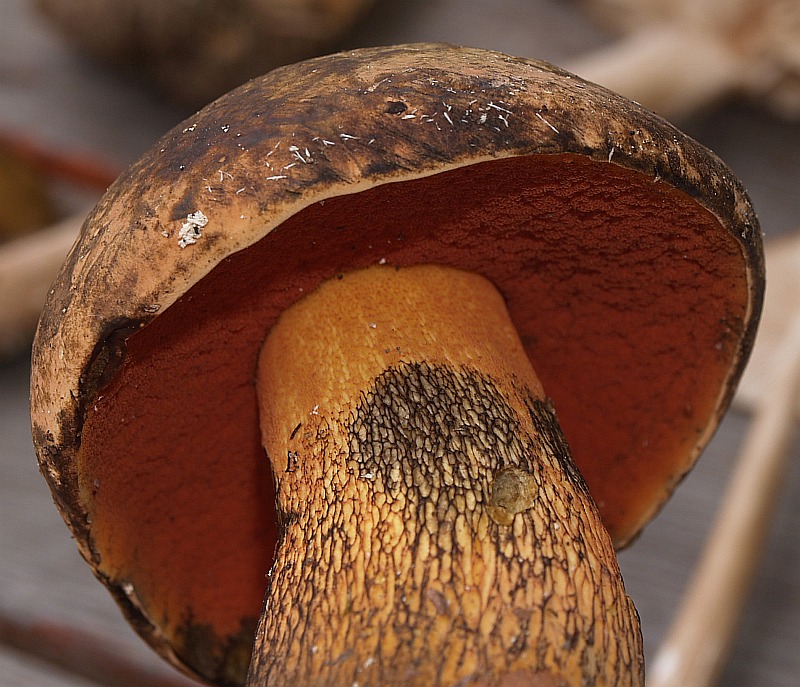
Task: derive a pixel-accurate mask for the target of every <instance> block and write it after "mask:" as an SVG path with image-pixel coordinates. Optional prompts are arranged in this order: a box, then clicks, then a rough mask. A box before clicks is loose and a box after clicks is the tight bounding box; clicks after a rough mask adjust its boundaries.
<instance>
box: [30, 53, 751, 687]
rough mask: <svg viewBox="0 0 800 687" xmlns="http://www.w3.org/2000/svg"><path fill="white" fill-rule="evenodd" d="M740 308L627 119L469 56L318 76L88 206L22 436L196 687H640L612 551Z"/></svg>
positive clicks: (707, 423) (561, 83)
mask: <svg viewBox="0 0 800 687" xmlns="http://www.w3.org/2000/svg"><path fill="white" fill-rule="evenodd" d="M762 294H763V254H762V247H761V237H760V230H759V228H758V224H757V221H756V219H755V216H754V214H753V212H752V208H751V206H750V203H749V200H748V198H747V196H746V194H745V192H744V191H743V189H742V188H741V186H740V184H739V182H738V181H737V180H736V178H735V177H734V175H733V174H732V173H731V172H730V171H729V170H728V169H727V168H726V167H725V166H724V164H723V163H722V162H721V161H720V160H719V159H718V158H717V157H715V156H714V155H713V154H712V153H710V152H709V151H708V150H707V149H705V148H704V147H702V146H701V145H699V144H698V143H696V142H694V141H693V140H691V139H690V138H688V137H687V136H685V135H684V134H682V133H680V132H679V131H678V130H676V129H675V128H673V127H672V126H671V125H669V124H667V123H666V122H664V121H663V120H662V119H660V118H658V117H657V116H655V115H653V114H652V113H650V112H648V111H646V110H644V109H642V108H640V107H639V106H637V105H636V104H634V103H631V102H629V101H627V100H625V99H624V98H622V97H620V96H617V95H615V94H613V93H611V92H609V91H607V90H605V89H603V88H601V87H599V86H596V85H594V84H591V83H588V82H585V81H583V80H581V79H579V78H577V77H575V76H573V75H571V74H568V73H566V72H564V71H561V70H559V69H557V68H555V67H552V66H550V65H547V64H544V63H541V62H535V61H531V60H525V59H518V58H513V57H509V56H506V55H503V54H499V53H494V52H489V51H483V50H476V49H469V48H457V47H452V46H441V45H412V46H397V47H391V48H376V49H364V50H358V51H352V52H346V53H340V54H337V55H333V56H329V57H325V58H319V59H315V60H310V61H307V62H304V63H300V64H296V65H292V66H288V67H283V68H279V69H277V70H275V71H273V72H271V73H270V74H268V75H266V76H264V77H263V78H261V79H257V80H254V81H252V82H250V83H248V84H246V85H244V86H242V87H241V88H239V89H237V90H235V91H233V92H231V93H230V94H229V95H227V96H225V97H223V98H221V99H219V100H218V101H216V102H214V103H212V104H211V105H209V106H208V107H206V108H205V109H203V110H202V111H200V112H199V113H198V114H197V115H195V116H194V117H192V118H191V119H189V120H187V121H186V122H185V123H184V124H183V125H181V126H179V127H177V128H176V129H174V130H173V131H172V132H170V133H168V134H167V135H166V136H165V137H164V138H163V139H162V140H161V141H160V142H158V143H157V144H156V145H155V146H154V147H153V148H152V149H151V150H150V152H149V153H147V154H146V155H145V156H144V157H143V158H142V159H141V160H140V161H139V162H138V163H136V164H135V165H133V166H132V167H131V168H130V169H129V170H128V171H127V172H125V173H124V174H123V175H122V176H121V177H120V179H119V180H118V181H117V182H115V184H114V185H113V186H112V187H111V188H110V189H109V191H108V193H107V194H106V195H105V196H104V198H103V199H102V200H101V202H100V203H99V204H98V206H97V208H96V209H95V210H94V211H93V213H92V214H91V215H90V216H89V218H88V219H87V221H86V223H85V225H84V226H83V229H82V233H81V236H80V238H79V240H78V242H77V243H76V245H75V246H74V248H73V249H72V251H71V253H70V255H69V258H68V260H67V263H66V265H65V267H64V269H63V270H62V272H61V274H60V276H59V277H58V279H57V280H56V282H55V284H54V286H53V289H52V292H51V295H50V297H49V299H48V302H47V304H46V306H45V309H44V312H43V315H42V319H41V322H40V325H39V330H38V332H37V337H36V341H35V343H34V352H33V361H34V362H33V372H32V382H31V394H32V400H31V404H32V424H33V437H34V443H35V445H36V449H37V454H38V458H39V460H40V464H41V469H42V471H43V474H44V476H45V478H46V479H47V480H48V482H49V484H50V486H51V488H52V490H53V494H54V497H55V501H56V504H57V505H58V507H59V508H60V510H61V512H62V514H63V516H64V518H65V519H66V521H67V523H68V525H69V526H70V528H71V529H72V532H73V533H74V536H75V538H76V541H77V543H78V546H79V548H80V550H81V552H82V554H83V556H84V557H85V558H86V560H87V561H88V562H89V563H90V565H91V566H92V568H93V570H94V572H95V574H96V575H97V576H98V577H99V579H100V580H101V581H103V582H104V583H105V584H106V585H107V586H108V588H109V590H110V591H111V593H112V594H113V596H114V597H115V599H116V600H117V601H118V602H119V604H120V606H121V607H122V609H123V611H124V613H125V614H126V616H127V617H128V619H129V620H130V621H131V622H132V624H133V625H134V627H135V628H136V629H137V630H138V631H139V632H140V633H141V635H142V636H143V637H144V638H145V639H146V640H147V641H148V642H150V644H151V645H152V646H153V647H154V648H155V649H156V650H157V651H159V652H160V653H161V654H162V655H163V656H165V657H166V658H167V659H169V660H170V661H172V662H173V663H175V664H176V665H178V666H179V667H181V668H182V669H183V670H184V671H186V672H188V673H189V674H192V675H195V676H198V677H200V678H202V679H204V680H206V681H209V682H212V683H216V684H222V685H238V684H242V683H244V682H245V679H246V675H247V673H248V665H249V664H250V663H251V649H253V646H254V642H255V648H254V650H253V659H252V668H251V669H250V677H249V683H248V684H251V685H254V684H264V683H266V682H268V683H269V684H270V685H283V684H295V685H306V684H328V685H348V686H349V685H352V684H354V683H358V684H385V685H393V684H403V685H456V684H476V685H487V686H488V685H504V686H506V687H510V686H511V685H515V684H523V683H524V684H542V685H556V684H562V683H567V684H578V683H580V684H597V685H603V684H609V685H610V684H613V685H641V684H642V681H643V675H642V672H643V660H642V645H641V637H640V630H639V624H638V618H637V615H636V612H635V609H634V607H633V605H632V603H631V601H630V600H629V599H628V597H627V595H626V593H625V589H624V585H623V582H622V579H621V576H620V573H619V568H618V564H617V561H616V556H615V551H614V546H616V547H620V546H623V545H625V544H627V543H629V542H630V541H631V540H632V539H633V538H634V537H635V536H636V534H637V532H638V531H639V530H640V529H641V528H642V527H643V526H644V524H645V523H646V522H647V521H648V520H649V519H650V518H651V517H653V515H654V514H655V513H656V512H657V511H658V509H659V507H660V506H661V505H662V504H663V503H664V502H665V500H666V499H667V498H668V496H669V494H670V492H671V491H672V489H673V488H674V486H675V485H676V484H677V483H678V482H679V481H680V480H681V478H682V477H683V476H684V475H685V474H686V472H687V471H688V470H689V469H690V467H691V466H692V464H693V463H694V461H695V459H696V458H697V456H698V454H699V453H700V451H701V449H702V447H703V446H704V444H705V443H706V442H707V441H708V440H709V439H710V437H711V435H712V434H713V431H714V429H715V427H716V425H717V423H718V421H719V419H720V417H721V415H722V413H723V412H724V410H725V409H726V407H727V405H728V403H729V401H730V399H731V396H732V395H733V391H734V388H735V385H736V382H737V380H738V378H739V376H740V374H741V371H742V369H743V367H744V365H745V362H746V359H747V356H748V353H749V350H750V347H751V345H752V341H753V337H754V334H755V327H756V323H757V320H758V316H759V312H760V307H761V299H762ZM556 413H557V415H558V420H556ZM559 426H560V428H559ZM562 429H563V433H562ZM573 457H574V459H573ZM265 598H266V601H264V599H265ZM262 602H263V613H262V612H261V611H262Z"/></svg>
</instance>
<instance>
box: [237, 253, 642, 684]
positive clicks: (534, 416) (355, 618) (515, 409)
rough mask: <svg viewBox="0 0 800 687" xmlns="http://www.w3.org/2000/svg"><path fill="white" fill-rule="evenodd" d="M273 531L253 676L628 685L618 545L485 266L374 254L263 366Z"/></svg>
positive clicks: (275, 342)
mask: <svg viewBox="0 0 800 687" xmlns="http://www.w3.org/2000/svg"><path fill="white" fill-rule="evenodd" d="M258 393H259V411H260V416H261V433H262V442H263V444H264V447H265V449H266V452H267V454H268V455H269V458H270V461H271V463H272V468H273V472H274V475H275V480H276V493H277V508H278V513H279V519H280V522H281V526H282V538H281V540H280V542H279V544H278V547H277V551H276V558H275V562H274V565H273V568H272V570H271V572H270V579H269V589H268V591H267V599H266V604H265V610H264V613H263V615H262V618H261V621H260V624H259V628H258V632H257V636H256V646H255V652H254V658H253V663H252V666H251V671H250V676H249V681H248V684H249V685H264V684H269V685H271V686H272V687H275V686H280V685H292V687H301V686H302V685H322V684H324V685H332V686H335V685H343V686H344V685H346V686H347V687H349V686H350V685H353V684H381V685H406V686H414V685H426V686H431V685H455V684H470V685H475V686H478V685H482V686H485V687H489V686H490V685H505V686H507V687H510V686H511V685H517V684H526V685H528V684H531V685H547V686H553V685H557V684H593V685H641V684H643V672H642V671H643V668H642V666H643V658H642V644H641V635H640V629H639V622H638V616H637V613H636V610H635V609H634V607H633V604H632V602H631V601H630V599H629V598H628V597H627V595H626V594H625V589H624V585H623V582H622V578H621V576H620V573H619V568H618V565H617V559H616V555H615V552H614V549H613V546H612V543H611V539H610V537H609V535H608V533H607V532H606V530H605V529H604V527H603V525H602V523H601V520H600V516H599V514H598V511H597V509H596V507H595V505H594V502H593V501H592V499H591V497H590V496H589V493H588V491H587V489H586V486H585V484H584V482H583V480H582V478H581V476H580V475H579V473H578V472H577V470H576V468H575V466H574V464H573V462H572V459H571V457H570V453H569V449H568V447H567V445H566V443H565V441H564V439H563V437H562V435H561V431H560V429H559V427H558V424H557V422H556V418H555V414H554V412H553V410H552V408H551V406H550V404H549V402H548V401H547V400H546V399H545V398H544V395H543V391H542V388H541V385H540V383H539V381H538V378H537V377H536V374H535V372H534V370H533V368H532V367H531V364H530V362H529V360H528V358H527V355H526V354H525V351H524V349H523V347H522V343H521V342H520V340H519V337H518V335H517V333H516V331H515V329H514V326H513V324H512V323H511V321H510V318H509V316H508V313H507V311H506V308H505V305H504V303H503V299H502V296H501V295H500V294H499V292H498V291H497V290H496V289H495V287H494V286H493V285H492V284H491V283H490V282H488V281H487V280H486V279H484V278H483V277H480V276H478V275H474V274H469V273H466V272H461V271H458V270H455V269H451V268H445V267H438V266H417V267H411V268H402V269H395V268H392V267H381V266H375V267H371V268H368V269H366V270H361V271H358V272H353V273H349V274H346V275H343V276H340V277H339V278H338V279H332V280H330V281H328V282H326V283H324V284H323V285H322V286H321V287H319V288H318V289H317V290H316V291H315V292H313V293H312V294H309V295H307V296H305V297H304V298H303V299H301V300H300V301H298V302H297V303H295V305H293V306H292V307H291V308H289V309H288V310H287V311H285V312H284V313H283V315H282V316H281V318H280V319H279V321H278V323H277V324H276V325H275V327H274V328H273V330H272V331H271V333H270V334H269V336H268V338H267V340H266V342H265V344H264V347H263V350H262V353H261V358H260V361H259V371H258Z"/></svg>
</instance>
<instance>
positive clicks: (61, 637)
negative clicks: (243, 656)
mask: <svg viewBox="0 0 800 687" xmlns="http://www.w3.org/2000/svg"><path fill="white" fill-rule="evenodd" d="M0 644H2V645H5V646H8V647H11V648H13V649H16V650H17V651H20V652H22V653H24V654H26V655H28V656H30V657H33V658H35V659H38V660H41V661H45V662H47V663H49V664H51V665H54V666H56V667H58V668H60V669H62V670H65V671H67V672H68V673H71V674H72V675H75V676H78V677H81V678H84V679H87V680H90V681H92V682H94V683H96V684H98V685H108V686H113V687H191V685H196V684H197V683H196V682H193V681H190V680H189V679H188V678H184V677H182V676H179V675H175V676H174V677H173V676H170V675H168V674H167V672H166V670H165V671H164V672H161V671H158V670H156V669H150V668H144V667H142V666H141V665H139V664H138V663H136V662H135V661H134V660H132V659H131V658H129V657H128V656H126V655H125V650H124V649H123V648H122V647H120V646H118V645H117V644H116V643H114V642H111V641H109V640H108V639H106V638H105V637H101V636H99V635H95V634H90V633H88V632H85V631H83V630H80V629H78V628H75V627H69V626H64V625H58V624H54V623H51V622H47V621H31V620H24V619H21V618H17V617H15V616H14V615H13V614H11V613H9V612H3V611H0Z"/></svg>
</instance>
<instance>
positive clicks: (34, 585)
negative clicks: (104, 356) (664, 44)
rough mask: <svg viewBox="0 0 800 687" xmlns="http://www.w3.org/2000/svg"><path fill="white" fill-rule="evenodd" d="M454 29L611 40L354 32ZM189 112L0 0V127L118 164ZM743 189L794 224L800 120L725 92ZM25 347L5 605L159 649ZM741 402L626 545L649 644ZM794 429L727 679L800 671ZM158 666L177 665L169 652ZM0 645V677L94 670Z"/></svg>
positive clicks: (734, 686) (724, 132) (574, 11)
mask: <svg viewBox="0 0 800 687" xmlns="http://www.w3.org/2000/svg"><path fill="white" fill-rule="evenodd" d="M413 40H446V41H450V42H456V43H466V44H472V45H476V46H480V47H490V48H496V49H500V50H503V51H506V52H510V53H516V54H520V55H526V56H531V57H538V58H543V59H546V60H550V61H553V62H556V63H566V62H568V61H569V60H571V59H572V58H573V57H575V56H577V55H579V54H581V53H583V52H585V51H588V50H590V49H592V48H594V47H597V46H599V45H602V44H603V43H604V42H606V41H608V40H610V39H609V37H608V36H606V35H604V34H603V33H602V32H600V31H599V30H598V29H596V28H595V27H594V26H593V25H592V24H591V23H590V22H589V21H588V20H587V19H586V18H585V17H584V16H583V15H582V14H581V13H580V12H579V10H578V8H577V7H576V6H575V5H573V4H571V3H564V2H557V1H556V0H549V1H545V0H536V1H534V0H460V2H456V1H455V0H429V1H428V2H423V1H422V0H385V1H384V2H382V3H380V2H379V4H378V8H377V9H376V10H375V11H374V12H373V13H372V15H370V16H369V17H368V18H367V21H366V22H365V23H364V24H363V25H362V26H361V27H360V28H359V29H358V31H357V33H356V35H354V36H353V37H351V39H350V43H351V45H353V46H355V45H368V44H382V43H394V42H403V41H413ZM188 114H190V113H188V112H183V111H182V110H181V109H180V108H178V107H176V106H173V105H169V104H166V103H164V102H162V100H161V99H160V98H158V97H156V96H154V95H153V94H152V93H151V92H149V91H147V90H146V89H145V88H143V87H142V86H141V85H136V84H131V83H130V82H126V81H124V80H121V79H119V78H117V77H115V76H114V75H111V74H109V73H107V72H105V71H103V70H102V69H101V68H99V67H97V66H95V65H92V64H90V63H89V62H87V61H85V60H82V59H80V58H76V57H75V56H73V55H72V54H70V53H69V51H68V50H67V49H66V48H64V47H63V46H62V44H61V43H60V42H59V40H58V38H57V37H56V36H55V35H53V34H52V33H51V32H50V31H49V30H48V28H47V26H46V25H44V24H43V23H41V21H40V20H38V19H37V18H36V17H35V16H34V14H33V13H32V11H31V10H30V7H29V4H28V3H26V2H23V0H0V130H4V131H8V130H11V131H18V132H21V133H25V134H26V135H33V136H35V137H37V138H39V139H40V140H43V141H46V142H47V143H48V144H51V145H53V146H58V147H64V146H66V147H70V148H77V149H80V150H82V151H83V152H89V153H93V154H96V155H98V156H101V157H103V158H105V159H106V160H108V161H110V162H111V163H113V164H118V165H122V164H125V163H127V162H130V161H132V160H133V159H134V158H135V157H136V156H137V155H138V153H139V152H141V151H142V150H144V148H146V147H147V146H148V145H149V144H150V143H151V142H152V141H153V140H154V139H155V138H156V137H157V136H159V135H160V134H161V133H162V132H163V131H165V130H166V129H167V128H168V127H170V126H172V125H173V124H175V123H177V122H178V121H180V120H181V119H182V118H183V117H184V116H186V115H188ZM681 125H682V127H683V128H684V129H686V130H687V131H688V132H689V133H691V134H692V135H694V136H695V137H696V138H698V139H699V140H700V141H701V142H703V143H705V144H706V145H708V146H709V147H711V148H713V149H714V150H716V152H718V153H719V154H720V155H721V156H722V157H723V158H724V159H725V160H726V161H727V162H728V163H729V164H730V165H731V166H732V167H733V169H734V171H735V172H737V173H738V174H739V175H740V176H741V177H742V178H743V180H744V181H745V185H746V186H748V188H749V189H750V191H751V193H752V196H753V199H754V202H755V204H756V208H757V210H758V211H759V215H760V217H761V221H762V225H763V226H764V228H765V230H766V232H767V234H768V236H770V235H777V234H781V233H785V232H788V231H790V230H792V229H795V228H800V193H798V192H797V191H798V188H800V125H798V124H797V123H791V122H785V121H781V120H778V119H776V118H774V117H772V116H770V115H768V114H765V113H762V112H760V111H759V110H758V109H757V108H756V107H755V106H754V105H752V104H744V103H728V104H726V105H725V106H720V107H718V108H715V109H714V110H712V111H709V112H706V113H704V114H702V115H698V116H695V117H694V118H692V119H691V120H689V121H684V122H681ZM27 376H28V362H27V353H26V352H25V351H23V352H21V353H20V354H19V355H18V356H17V357H16V358H14V359H12V360H7V361H4V362H0V609H1V610H4V611H10V612H13V613H17V614H20V615H23V616H24V617H27V618H31V617H33V618H47V619H48V620H51V621H59V622H65V623H71V624H74V625H76V626H79V627H81V628H82V629H84V630H91V631H96V632H98V633H100V634H102V635H103V636H104V637H106V638H110V639H112V640H113V641H115V642H119V643H120V645H121V646H122V647H123V648H124V651H125V652H127V653H128V654H129V655H130V656H132V657H133V658H134V659H135V660H137V661H141V663H142V665H147V666H150V667H153V666H156V667H160V666H161V664H160V662H159V660H158V659H156V658H154V657H153V656H151V654H150V652H149V650H148V649H146V648H145V647H144V646H143V645H142V643H141V642H140V641H139V640H138V638H137V637H135V636H134V635H133V633H132V632H131V631H130V630H128V628H127V626H126V625H125V623H124V622H123V621H122V619H121V617H120V616H119V613H118V612H117V610H116V608H115V606H114V605H113V603H112V602H111V600H110V598H109V597H108V595H107V594H106V593H105V591H104V590H103V589H102V587H101V586H100V585H99V584H98V583H96V582H95V581H94V579H93V578H92V575H91V574H90V572H89V570H88V568H87V566H85V565H84V564H83V562H82V561H81V560H80V559H79V556H78V554H77V551H76V550H75V547H74V544H73V543H72V542H71V540H70V538H69V535H68V533H67V530H66V529H65V527H64V525H63V524H62V522H61V521H60V519H59V516H58V515H57V513H56V511H55V508H54V507H53V505H52V502H51V499H50V495H49V493H48V492H47V489H46V487H45V484H44V481H43V480H42V479H41V477H40V476H39V474H38V471H37V468H36V465H35V460H34V456H33V450H32V448H31V445H30V437H29V426H28V412H27V400H28V389H27ZM747 427H748V416H747V415H746V414H744V413H739V412H734V413H732V414H730V415H729V416H728V418H727V419H726V421H725V422H724V424H723V425H722V427H721V429H720V431H719V432H718V434H717V436H716V438H715V439H714V441H713V443H712V444H711V446H710V447H709V449H708V450H707V452H706V454H705V456H704V457H703V458H702V460H701V461H700V463H699V465H698V467H697V468H696V469H695V471H694V472H693V473H692V474H691V475H690V476H689V478H688V479H687V480H686V481H685V482H684V484H683V485H681V487H680V488H679V490H678V492H677V494H676V495H675V497H674V498H673V500H672V501H671V502H670V504H669V505H668V506H667V507H666V508H665V509H664V511H663V512H662V513H661V514H660V516H659V517H658V518H657V519H656V520H655V522H653V523H652V524H651V525H650V527H649V528H648V529H647V530H646V531H645V533H644V534H643V535H642V537H641V538H640V540H639V541H637V542H636V543H634V545H633V546H631V547H630V549H629V550H627V551H625V552H623V554H622V555H621V563H622V568H623V574H624V575H625V579H626V583H627V586H628V592H629V594H630V595H631V596H632V597H633V599H634V601H635V602H636V605H637V607H638V609H639V612H640V614H641V616H642V622H643V630H644V634H645V647H646V652H647V654H648V655H649V656H652V655H653V653H654V651H655V649H656V647H657V646H658V644H659V642H660V641H661V639H662V637H663V635H664V633H665V630H666V628H667V626H668V624H669V622H670V620H671V618H672V615H673V612H674V609H675V607H676V605H677V602H678V599H679V598H680V594H681V591H682V589H683V587H684V585H685V583H686V581H687V579H688V576H689V574H690V571H691V568H692V566H693V563H694V561H695V558H696V556H697V554H698V552H699V550H700V548H701V546H702V543H703V538H704V536H705V534H706V532H707V530H708V528H709V526H710V523H711V518H712V516H713V514H714V511H715V508H716V506H717V504H718V502H719V499H720V496H721V493H722V490H723V488H724V486H725V480H726V477H727V475H728V474H729V472H730V469H731V465H732V460H733V458H734V457H735V455H736V453H737V451H738V448H739V446H740V444H741V441H742V438H743V436H744V433H745V432H746V430H747ZM798 459H800V438H798V439H796V440H795V442H794V444H793V455H792V457H791V460H790V468H789V471H788V474H787V476H786V479H785V484H784V485H783V494H782V497H781V501H780V504H779V507H778V513H777V516H776V518H775V521H774V523H773V526H772V530H771V534H770V537H769V540H768V542H767V543H766V550H765V556H764V560H763V561H762V563H761V565H760V570H759V573H758V576H757V579H756V582H755V586H754V588H753V590H752V596H751V598H750V600H749V601H748V603H747V607H746V611H745V615H744V618H743V620H742V625H741V628H740V632H739V634H738V637H737V640H736V643H735V646H734V650H733V655H732V657H731V659H730V662H729V664H728V667H727V668H726V670H725V673H724V674H723V677H722V684H725V685H728V686H730V687H744V686H748V687H752V686H755V687H796V685H797V684H800V678H798V676H800V534H798V533H800V460H798ZM164 670H165V671H169V669H167V668H164ZM87 684H88V683H86V682H83V681H81V680H79V679H77V678H72V677H69V676H67V675H65V674H64V673H63V672H59V671H57V670H55V669H53V668H51V667H48V666H46V665H43V664H41V663H39V662H37V661H34V660H32V659H30V658H29V657H25V656H22V655H20V654H18V653H16V652H14V651H12V650H9V649H5V648H3V647H0V687H11V686H12V685H13V686H19V687H28V686H33V685H37V686H44V687H50V686H51V685H52V686H54V687H66V686H67V685H70V686H76V687H77V686H80V685H87Z"/></svg>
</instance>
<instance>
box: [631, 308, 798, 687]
mask: <svg viewBox="0 0 800 687" xmlns="http://www.w3.org/2000/svg"><path fill="white" fill-rule="evenodd" d="M770 381H771V384H770V385H769V386H768V387H767V388H768V389H769V392H768V393H767V394H766V395H765V397H764V399H763V400H762V401H761V405H760V407H759V408H758V410H757V411H756V413H755V416H754V418H753V420H752V424H751V428H750V430H749V431H748V434H747V437H746V438H745V442H744V446H743V448H742V452H741V454H740V458H739V461H738V463H737V465H736V468H735V470H734V474H733V476H732V478H731V481H730V483H729V486H728V488H727V492H726V494H725V497H724V499H723V503H722V506H721V509H720V511H719V513H718V515H717V519H716V522H715V524H714V526H713V529H712V532H711V535H710V537H709V541H708V544H707V545H706V549H705V551H704V552H703V554H702V557H701V560H700V564H699V565H698V568H697V570H696V572H695V574H694V577H693V578H692V581H691V582H690V585H689V588H688V591H687V592H686V594H685V595H684V598H683V602H682V603H681V606H680V607H679V609H678V613H677V616H676V619H675V621H674V623H673V625H672V627H671V629H670V630H669V632H668V634H667V638H666V640H665V641H664V643H663V645H662V647H661V649H660V650H659V652H658V654H657V655H656V657H655V659H654V661H653V666H652V669H651V671H650V674H649V676H648V678H649V679H648V682H647V684H648V687H708V686H710V685H714V684H715V683H716V681H717V678H718V677H719V673H720V671H721V669H722V667H723V665H724V662H725V660H726V658H727V656H728V652H729V649H730V646H731V643H732V641H733V638H734V636H735V631H736V626H737V623H738V619H739V615H740V613H741V610H742V607H743V606H744V602H745V600H746V598H747V593H748V589H749V587H750V583H751V581H752V578H753V576H754V573H755V571H756V569H757V567H758V561H759V558H760V555H761V550H762V546H763V542H764V539H765V538H766V536H767V533H768V530H769V523H770V520H771V515H772V512H773V510H774V506H775V503H776V501H777V496H778V494H779V490H780V486H781V482H782V476H783V474H784V472H785V467H786V456H787V454H788V449H789V445H790V442H791V440H792V437H793V435H794V429H795V426H794V422H793V420H794V413H793V410H794V408H795V407H796V401H797V394H798V391H800V313H797V314H795V317H794V319H793V321H792V323H791V326H790V328H789V330H788V333H787V334H786V336H785V338H784V340H783V341H782V343H781V345H780V346H779V348H778V349H776V352H775V353H774V354H773V357H772V361H771V364H770Z"/></svg>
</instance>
